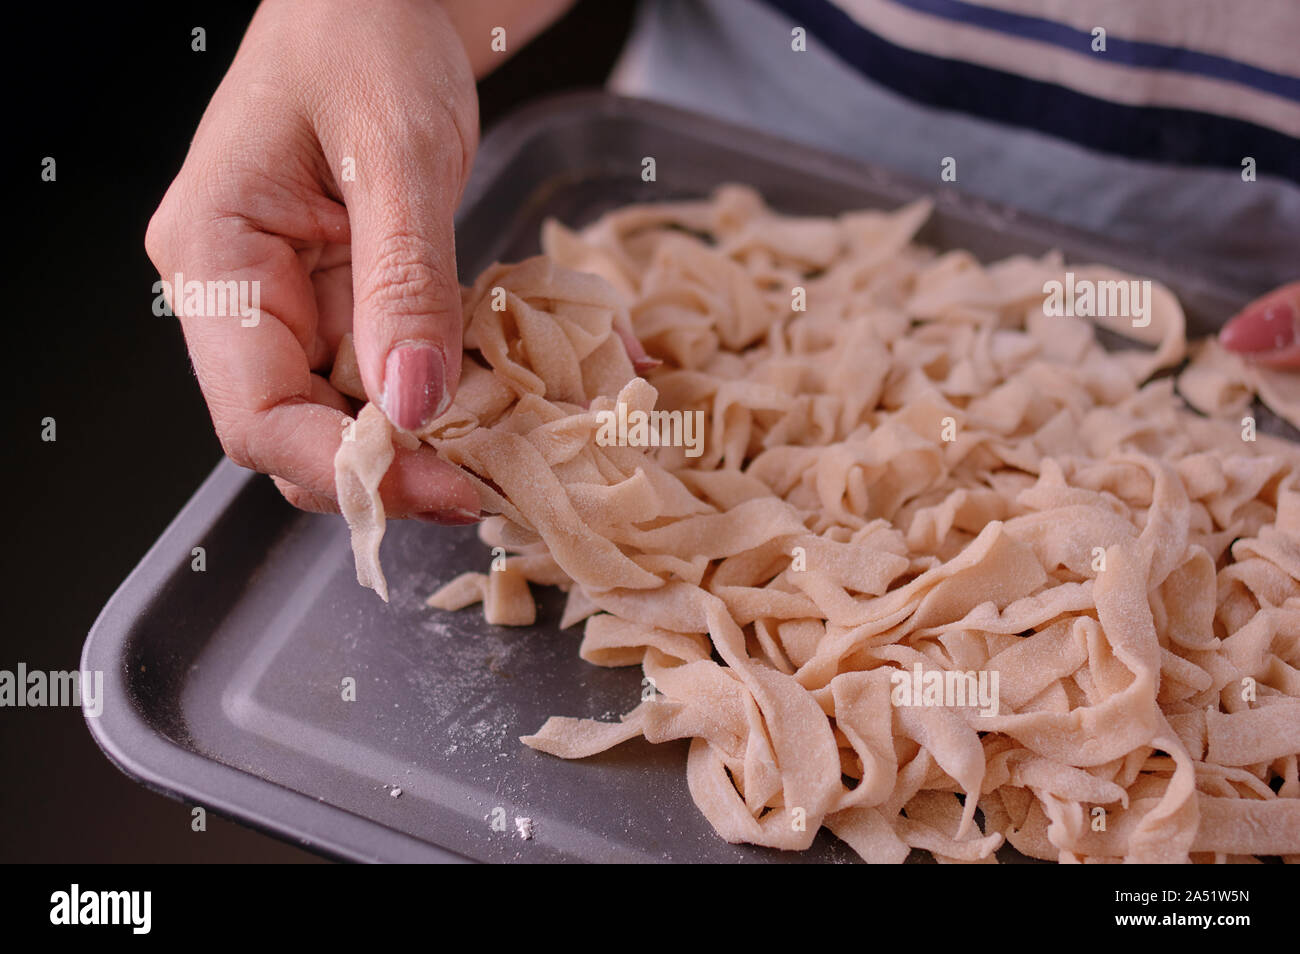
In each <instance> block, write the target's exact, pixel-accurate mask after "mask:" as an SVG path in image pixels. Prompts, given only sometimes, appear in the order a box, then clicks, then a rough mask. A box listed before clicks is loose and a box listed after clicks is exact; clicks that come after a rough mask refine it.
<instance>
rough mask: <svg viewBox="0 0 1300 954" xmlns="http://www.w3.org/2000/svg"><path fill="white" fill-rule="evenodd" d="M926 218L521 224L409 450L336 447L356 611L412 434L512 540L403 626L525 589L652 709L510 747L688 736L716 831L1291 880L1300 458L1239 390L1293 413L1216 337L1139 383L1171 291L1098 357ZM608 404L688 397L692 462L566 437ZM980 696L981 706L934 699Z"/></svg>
mask: <svg viewBox="0 0 1300 954" xmlns="http://www.w3.org/2000/svg"><path fill="white" fill-rule="evenodd" d="M928 213H929V208H928V206H927V205H926V204H925V203H916V204H913V205H909V206H907V207H904V208H901V209H899V210H897V211H894V212H876V211H867V212H854V213H849V214H845V215H841V216H838V217H835V218H796V217H789V216H783V215H779V214H776V213H775V212H773V211H772V210H770V209H768V208H767V207H766V206H765V205H764V203H763V202H762V200H761V198H760V197H759V196H758V195H757V194H755V193H754V192H753V191H752V190H749V189H747V188H743V187H739V186H729V187H724V188H722V189H720V190H719V191H718V192H717V193H715V194H714V196H712V197H711V198H710V199H708V200H704V201H697V202H685V203H672V204H656V205H646V206H633V207H628V208H624V209H620V210H617V211H614V212H612V213H610V214H607V215H605V216H604V217H603V218H601V219H600V220H599V221H597V222H595V223H594V224H592V225H591V226H589V227H587V228H585V229H583V230H582V231H580V232H574V231H571V230H569V229H567V228H565V227H564V226H562V225H559V224H557V223H554V222H551V223H548V224H547V225H546V227H545V229H544V231H543V235H542V244H543V248H544V253H545V254H544V255H543V256H539V257H537V258H533V259H529V260H527V261H524V262H521V263H519V264H515V265H495V266H493V267H491V268H489V269H488V270H487V271H486V272H484V273H483V275H482V276H481V277H480V278H479V279H478V281H477V282H476V283H475V285H474V287H473V288H472V289H467V290H465V293H464V314H465V347H466V356H465V370H464V374H463V376H462V379H461V383H460V387H459V390H458V392H457V395H456V398H455V401H454V403H453V404H452V405H451V407H450V408H449V409H448V410H447V412H446V413H445V414H443V415H442V416H441V417H440V418H439V419H438V420H436V421H434V422H433V424H432V425H431V426H430V427H429V428H427V429H426V430H425V431H424V432H422V433H420V434H418V435H414V436H412V435H409V434H403V433H399V432H396V431H394V430H393V429H392V428H391V427H390V426H389V424H388V423H387V421H386V419H385V417H384V415H383V414H382V413H381V412H379V410H378V409H377V408H376V407H374V406H373V405H370V406H367V407H365V408H363V410H362V412H361V413H360V415H359V416H358V420H357V424H356V427H355V436H354V439H352V440H348V441H345V442H344V443H343V444H342V445H341V447H340V451H339V453H338V457H337V458H336V470H337V478H338V487H339V494H340V501H341V505H342V509H343V511H344V514H345V515H346V516H347V518H348V521H349V524H350V525H351V526H352V529H353V546H354V551H355V554H356V560H357V570H358V578H359V579H360V580H361V582H363V583H365V584H367V585H371V586H374V587H375V588H376V589H379V590H380V592H381V593H384V594H385V595H386V584H385V583H384V577H383V573H382V570H381V569H380V566H379V560H378V549H379V541H380V539H381V537H382V535H383V528H384V513H383V508H382V504H381V503H380V499H379V494H378V485H379V481H380V480H381V479H382V477H383V475H384V472H385V470H386V469H387V467H388V464H389V462H390V461H391V459H392V456H393V447H394V444H395V443H397V444H398V445H400V444H403V443H406V444H409V445H410V446H418V445H416V444H415V443H414V442H415V441H416V440H417V439H418V440H423V441H425V442H427V443H428V444H430V445H432V446H433V447H434V448H436V449H437V451H438V453H439V454H440V455H441V456H442V457H443V458H444V459H446V460H448V461H451V462H453V463H454V464H456V465H459V466H460V467H461V468H463V469H464V471H465V472H466V473H467V474H469V475H471V478H472V479H473V480H474V481H475V483H476V485H477V487H478V489H479V492H480V494H481V497H482V500H483V504H484V509H485V511H486V512H487V513H490V514H492V516H490V517H489V518H488V519H487V520H485V522H484V523H483V525H482V528H481V537H482V539H483V541H484V542H485V543H487V544H489V545H490V546H492V547H501V548H503V550H504V552H506V553H507V554H508V557H507V559H506V560H505V561H504V564H503V565H498V566H497V568H496V569H489V568H488V566H487V563H488V558H487V557H486V556H485V559H484V567H483V568H482V569H483V570H484V572H481V573H480V572H471V573H465V574H463V575H462V576H460V577H458V578H456V579H454V580H452V581H451V582H450V583H448V584H447V585H446V586H445V587H443V588H442V589H441V590H439V592H437V593H436V594H434V595H433V596H432V597H431V598H430V600H429V603H430V605H432V606H434V607H438V608H440V609H443V610H454V609H460V608H463V607H465V606H468V605H470V604H472V603H475V602H479V601H482V603H483V604H484V611H485V613H486V616H487V619H488V620H489V621H490V622H494V623H500V624H507V625H511V624H513V625H520V624H524V625H526V624H529V623H532V622H533V620H534V615H535V611H534V605H533V600H532V596H531V593H530V589H529V584H530V583H531V584H541V585H548V586H556V587H560V588H561V589H563V590H564V591H566V593H567V603H566V608H565V611H564V618H563V621H562V625H563V626H565V627H568V626H573V625H576V624H579V623H583V624H584V626H585V636H584V639H583V641H582V646H581V655H582V657H583V658H584V659H586V660H588V661H589V662H591V663H593V664H596V665H600V666H631V665H640V666H642V667H643V669H644V672H645V676H646V677H647V678H648V680H649V681H650V683H651V684H652V685H653V686H654V687H655V690H656V691H655V693H654V695H653V697H652V698H647V699H645V700H644V701H641V702H640V704H639V705H637V706H636V707H635V708H632V709H631V711H630V712H628V713H627V714H626V715H624V716H623V717H622V719H621V721H618V722H612V723H611V722H603V721H595V720H592V719H588V718H581V717H577V716H583V715H586V714H585V713H574V714H570V715H566V716H557V717H554V718H551V719H550V720H548V721H547V722H546V724H545V725H543V726H541V727H540V728H539V729H538V730H537V732H536V733H535V734H533V735H530V736H526V737H524V739H523V741H524V742H525V743H526V744H528V745H530V746H532V747H533V748H535V749H539V750H541V751H543V752H547V753H550V754H552V755H555V756H559V757H561V758H569V759H578V758H583V757H586V756H591V755H593V754H595V753H598V752H601V751H603V750H605V749H608V748H610V747H611V746H615V745H618V744H619V743H621V742H623V741H625V740H628V739H631V738H634V737H644V738H645V739H647V740H649V741H650V742H652V743H658V742H664V741H667V740H671V739H689V740H690V745H689V754H688V757H687V763H686V775H687V781H688V783H689V787H690V791H691V794H692V796H693V798H694V800H695V803H696V804H697V805H698V807H699V809H700V811H701V812H702V813H703V814H704V815H705V816H706V818H707V819H708V821H709V822H710V823H711V824H712V826H713V827H714V829H715V830H716V831H717V833H718V835H719V836H721V837H722V838H724V839H726V840H727V841H729V842H733V843H739V842H747V843H751V844H756V845H767V846H771V847H774V848H780V849H788V850H800V849H805V848H808V847H809V845H810V844H811V843H812V841H813V839H814V837H815V836H816V835H817V833H818V831H819V830H820V829H822V828H823V827H824V828H827V829H829V831H830V832H832V833H833V834H834V835H835V836H837V837H838V838H840V839H842V840H843V841H844V842H846V843H847V844H849V845H850V846H851V847H852V848H853V849H854V850H855V851H857V852H858V853H859V854H860V855H861V856H862V857H863V858H864V859H866V860H867V861H871V862H901V861H903V860H904V859H905V858H906V857H907V856H908V854H909V852H910V851H911V850H912V849H920V850H923V851H927V852H929V853H930V854H931V855H932V856H933V857H934V858H935V859H937V860H939V861H945V862H947V861H951V862H984V863H990V862H994V861H995V860H996V857H995V852H997V851H998V849H999V848H1001V847H1002V846H1003V845H1004V844H1007V843H1009V844H1010V845H1011V846H1012V847H1014V848H1015V849H1016V850H1018V851H1019V852H1020V853H1022V854H1023V855H1027V856H1030V857H1033V858H1041V859H1050V860H1054V861H1061V862H1116V861H1136V862H1184V861H1188V860H1191V861H1194V862H1223V861H1253V860H1256V859H1257V858H1258V857H1260V856H1282V857H1283V858H1285V859H1286V860H1288V861H1295V860H1297V859H1300V780H1298V779H1297V753H1300V671H1298V669H1297V667H1300V582H1298V581H1300V487H1298V486H1297V465H1300V452H1298V449H1297V448H1296V447H1295V445H1292V444H1290V443H1288V442H1285V441H1282V440H1279V439H1276V438H1272V437H1269V436H1267V435H1265V434H1263V433H1258V432H1257V431H1256V429H1255V427H1254V422H1253V419H1252V418H1250V417H1249V414H1250V411H1249V408H1250V406H1251V405H1250V402H1251V400H1252V398H1253V397H1254V395H1255V394H1257V393H1259V394H1262V395H1263V396H1264V398H1265V399H1266V400H1270V399H1271V401H1272V403H1273V404H1274V405H1275V409H1277V410H1279V411H1280V412H1281V413H1283V414H1284V415H1287V416H1290V417H1292V419H1293V420H1294V419H1296V417H1297V405H1296V404H1295V403H1289V402H1291V401H1292V391H1291V390H1290V389H1289V387H1288V385H1287V383H1286V381H1285V380H1279V379H1277V378H1269V379H1261V377H1260V373H1259V372H1256V371H1253V370H1252V369H1249V368H1246V367H1245V366H1243V365H1241V364H1240V363H1239V362H1236V360H1235V359H1233V358H1231V357H1230V356H1228V355H1226V354H1225V353H1223V352H1222V351H1219V350H1218V349H1217V348H1216V347H1214V346H1213V345H1208V344H1207V345H1203V346H1201V347H1200V348H1199V349H1198V351H1197V353H1196V355H1195V359H1194V360H1193V361H1192V363H1191V364H1190V366H1188V367H1187V369H1186V370H1185V371H1183V373H1182V374H1181V376H1172V375H1164V376H1159V375H1156V373H1157V372H1158V371H1160V370H1161V369H1164V368H1169V367H1172V366H1176V365H1179V364H1180V363H1182V361H1183V359H1184V358H1185V357H1186V353H1185V352H1186V350H1187V349H1186V339H1185V330H1184V320H1183V313H1182V310H1181V308H1180V306H1179V304H1178V302H1177V301H1176V300H1175V298H1174V297H1173V295H1172V294H1170V293H1169V292H1168V291H1167V290H1166V289H1164V288H1163V287H1161V286H1159V285H1154V286H1153V291H1152V294H1151V312H1150V318H1151V320H1150V322H1149V324H1148V325H1146V327H1142V328H1134V327H1133V323H1132V322H1131V321H1129V320H1128V319H1118V320H1114V321H1108V322H1102V321H1099V322H1098V323H1099V324H1104V325H1106V326H1107V327H1109V328H1110V329H1111V330H1113V331H1115V332H1118V333H1120V334H1123V335H1125V336H1127V337H1129V338H1133V339H1135V342H1136V343H1137V344H1139V345H1144V346H1145V347H1142V348H1133V349H1126V350H1116V351H1107V350H1105V349H1103V348H1102V347H1101V346H1100V345H1099V344H1098V342H1097V341H1096V339H1095V336H1094V325H1093V322H1090V321H1089V320H1088V319H1086V318H1064V317H1048V316H1047V314H1046V310H1045V309H1044V297H1045V295H1044V286H1045V283H1046V282H1048V281H1050V280H1052V279H1059V278H1060V277H1061V275H1062V273H1063V271H1064V270H1065V267H1066V266H1065V265H1064V264H1063V263H1062V261H1061V260H1060V259H1059V257H1056V256H1047V257H1044V258H1041V259H1038V258H1028V257H1014V258H1010V259H1007V260H1005V261H1001V262H997V263H995V264H991V265H983V264H981V263H980V262H979V261H977V260H976V259H975V258H974V257H973V256H972V255H970V254H968V253H966V252H962V251H951V252H946V253H937V252H935V251H933V250H931V249H928V248H925V247H922V246H920V245H918V244H916V243H915V242H914V241H913V239H914V235H915V233H916V232H917V230H918V228H919V227H920V226H921V225H922V223H923V222H924V220H925V219H926V217H927V215H928ZM1071 269H1072V270H1073V271H1074V272H1075V275H1076V278H1077V277H1084V278H1091V279H1092V280H1096V281H1104V280H1116V279H1127V278H1129V277H1130V276H1123V275H1119V274H1118V273H1115V272H1112V271H1110V270H1108V269H1104V268H1101V267H1095V266H1087V267H1080V266H1071ZM344 351H345V353H344V354H341V356H340V360H339V362H338V364H337V365H336V368H335V373H334V376H333V380H334V383H335V385H336V386H337V387H339V388H340V389H341V390H344V391H345V392H347V393H351V394H353V395H356V396H360V395H361V393H362V392H361V387H360V383H359V380H358V379H357V377H356V373H355V364H354V362H353V361H352V360H350V359H349V357H348V355H347V354H346V351H347V349H346V348H345V349H344ZM1153 375H1156V376H1155V377H1153ZM1189 403H1190V404H1191V405H1192V406H1193V407H1195V408H1197V409H1199V411H1200V412H1203V413H1194V412H1192V411H1189V410H1188V408H1187V404H1189ZM619 404H623V405H624V406H625V407H624V411H626V412H628V413H630V412H631V411H634V410H641V411H646V412H648V411H651V410H655V409H658V410H680V411H683V412H695V411H699V412H702V415H703V421H704V433H703V445H702V452H700V453H698V454H696V455H692V454H688V453H687V448H684V447H680V446H660V447H646V446H628V445H630V444H632V441H631V440H628V441H627V442H626V444H624V445H619V444H613V443H610V442H608V441H603V442H602V441H599V440H597V433H598V430H599V427H600V426H601V421H602V419H608V414H609V413H610V412H612V411H614V410H615V409H616V408H617V407H618V405H619ZM498 562H499V561H498ZM994 673H996V676H997V679H996V682H993V681H992V680H991V678H988V677H990V674H994ZM981 674H983V676H984V677H986V678H985V682H984V683H983V684H984V685H993V686H995V687H996V699H995V700H994V701H995V703H996V704H995V705H992V706H990V705H987V704H983V705H982V704H981V703H987V702H988V701H989V700H988V699H982V700H976V699H973V698H969V697H967V698H965V699H964V704H962V701H961V700H958V702H956V703H955V702H954V699H953V698H952V697H951V694H950V693H948V694H945V689H944V687H945V686H946V687H947V689H948V690H951V689H952V688H953V687H954V686H960V685H965V684H969V685H971V686H974V685H975V682H976V680H977V679H978V678H980V676H981ZM952 676H956V677H957V678H949V677H952ZM966 680H968V682H966ZM904 684H907V685H908V687H909V688H910V687H917V688H919V687H921V686H925V687H927V688H926V689H925V691H924V692H918V693H915V694H913V695H910V696H909V695H908V693H906V692H903V691H901V687H902V686H903V685H904ZM929 687H938V688H937V689H935V691H934V692H933V693H932V692H930V688H929ZM973 694H974V693H973V692H972V695H973Z"/></svg>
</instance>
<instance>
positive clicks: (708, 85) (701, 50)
mask: <svg viewBox="0 0 1300 954" xmlns="http://www.w3.org/2000/svg"><path fill="white" fill-rule="evenodd" d="M795 27H803V28H804V29H805V30H806V32H807V46H808V49H807V51H806V52H795V51H793V50H792V49H791V31H792V30H793V29H794V28H795ZM1098 29H1101V30H1104V31H1105V49H1104V50H1099V49H1094V47H1095V46H1096V45H1099V44H1098V43H1097V42H1096V41H1097V38H1098V34H1097V33H1096V31H1097V30H1098ZM611 86H612V87H613V88H614V89H616V90H618V91H620V92H625V93H627V94H629V95H640V96H646V97H649V98H655V99H660V100H665V101H669V102H674V103H678V104H680V105H683V106H686V107H689V108H694V109H699V110H705V111H709V112H713V113H715V114H717V115H721V116H723V117H724V118H728V119H732V120H735V121H740V122H746V123H749V124H751V125H757V126H760V127H764V128H767V129H769V130H771V131H773V132H775V133H777V134H779V135H784V136H786V137H787V138H796V139H801V140H804V141H807V142H810V143H814V144H816V145H819V146H822V147H825V148H830V149H834V150H837V151H840V152H844V153H848V154H851V155H855V156H857V157H859V158H862V159H866V160H869V161H873V162H877V163H880V164H882V165H886V166H890V167H893V168H896V169H898V170H899V171H902V172H906V173H908V174H910V175H912V176H914V177H919V178H932V179H935V180H937V179H938V173H939V164H940V161H941V159H942V157H944V156H953V157H955V158H956V159H957V162H958V180H957V185H958V186H959V187H960V188H963V189H966V190H967V191H971V192H974V193H976V194H979V195H982V196H984V197H987V198H991V199H996V200H999V201H1002V202H1006V203H1009V204H1011V205H1015V206H1018V207H1021V208H1025V209H1028V210H1030V211H1033V212H1036V213H1038V214H1040V215H1045V216H1047V217H1050V218H1055V219H1057V220H1058V221H1065V222H1067V223H1069V224H1072V225H1077V226H1080V227H1084V228H1089V229H1092V230H1094V231H1099V232H1103V233H1105V234H1108V235H1112V236H1114V237H1115V238H1117V239H1119V240H1122V241H1130V242H1140V243H1143V244H1146V245H1149V246H1151V247H1153V248H1154V249H1155V250H1156V251H1158V252H1161V253H1164V254H1166V255H1169V256H1173V257H1177V258H1179V259H1181V260H1183V261H1186V262H1189V263H1190V264H1192V265H1195V266H1199V267H1202V268H1204V269H1206V270H1208V271H1213V272H1216V273H1218V274H1220V275H1221V276H1223V277H1225V278H1228V279H1230V280H1235V281H1237V282H1238V283H1240V284H1242V285H1244V286H1250V287H1253V288H1255V289H1257V290H1264V289H1266V288H1267V287H1270V286H1273V285H1278V284H1282V283H1283V282H1285V281H1288V280H1294V279H1295V278H1296V277H1298V276H1300V0H1250V2H1241V0H1141V2H1135V0H978V2H975V0H834V2H832V0H644V2H643V4H642V7H641V10H640V11H639V14H638V18H637V24H636V26H635V28H634V30H633V35H632V38H631V40H630V41H629V44H628V48H627V50H626V51H625V52H624V55H623V57H622V59H621V60H620V62H619V64H618V66H617V67H616V68H615V72H614V75H613V76H612V77H611ZM1246 157H1250V158H1251V159H1253V160H1254V164H1255V169H1256V175H1257V179H1256V181H1253V182H1248V181H1243V179H1242V175H1241V172H1242V163H1243V160H1244V159H1245V158H1246Z"/></svg>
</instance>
